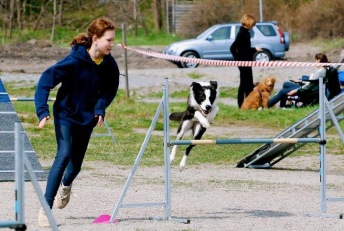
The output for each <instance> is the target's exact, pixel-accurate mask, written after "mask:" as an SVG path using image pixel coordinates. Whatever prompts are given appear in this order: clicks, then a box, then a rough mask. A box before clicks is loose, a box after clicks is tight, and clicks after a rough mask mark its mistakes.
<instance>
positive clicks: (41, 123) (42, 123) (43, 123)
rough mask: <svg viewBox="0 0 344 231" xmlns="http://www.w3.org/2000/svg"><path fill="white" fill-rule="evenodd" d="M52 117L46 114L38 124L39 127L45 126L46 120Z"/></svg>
mask: <svg viewBox="0 0 344 231" xmlns="http://www.w3.org/2000/svg"><path fill="white" fill-rule="evenodd" d="M48 119H50V116H46V117H44V118H43V119H42V120H41V121H40V122H39V124H38V128H39V129H43V128H44V125H45V122H47V120H48Z"/></svg>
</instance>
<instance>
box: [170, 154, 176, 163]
mask: <svg viewBox="0 0 344 231" xmlns="http://www.w3.org/2000/svg"><path fill="white" fill-rule="evenodd" d="M174 158H175V156H174V155H172V154H171V155H170V164H172V162H173V161H174Z"/></svg>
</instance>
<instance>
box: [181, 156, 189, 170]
mask: <svg viewBox="0 0 344 231" xmlns="http://www.w3.org/2000/svg"><path fill="white" fill-rule="evenodd" d="M187 160H188V156H187V155H184V156H183V158H182V160H181V161H180V164H179V171H183V170H184V169H185V167H186V163H187Z"/></svg>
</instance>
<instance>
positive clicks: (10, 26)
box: [9, 0, 14, 38]
mask: <svg viewBox="0 0 344 231" xmlns="http://www.w3.org/2000/svg"><path fill="white" fill-rule="evenodd" d="M13 17H14V0H11V1H10V22H9V30H10V34H9V37H10V38H12V33H13Z"/></svg>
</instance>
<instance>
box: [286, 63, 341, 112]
mask: <svg viewBox="0 0 344 231" xmlns="http://www.w3.org/2000/svg"><path fill="white" fill-rule="evenodd" d="M343 62H344V58H343V59H342V60H341V61H340V63H343ZM339 67H340V65H338V66H337V67H332V66H326V67H325V68H326V76H325V78H324V84H325V94H326V98H327V99H328V100H329V101H330V100H331V99H333V98H334V97H335V96H337V95H339V94H340V93H341V92H342V89H341V87H340V86H341V83H340V81H339V72H338V69H339ZM300 80H301V83H300V82H297V83H298V84H299V83H300V84H302V82H307V81H308V82H309V84H310V85H311V89H310V90H309V91H307V92H306V91H300V90H299V91H298V94H297V95H295V96H288V97H287V102H286V106H287V107H289V108H291V107H296V108H299V107H305V106H314V105H317V104H318V103H319V80H309V76H302V78H301V79H300Z"/></svg>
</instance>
